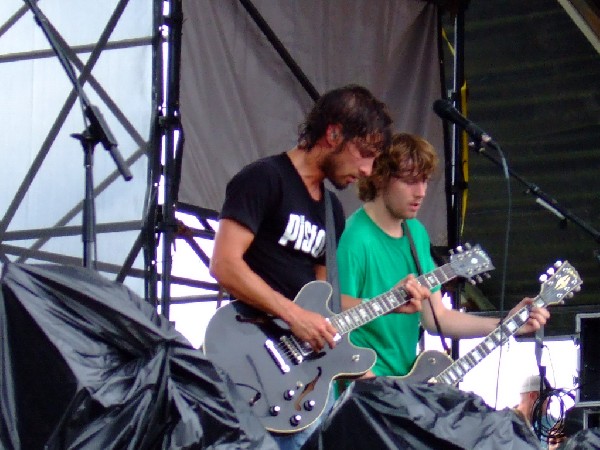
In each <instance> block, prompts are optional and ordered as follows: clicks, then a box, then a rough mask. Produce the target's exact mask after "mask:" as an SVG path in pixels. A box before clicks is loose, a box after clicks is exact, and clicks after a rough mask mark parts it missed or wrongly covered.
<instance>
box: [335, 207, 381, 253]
mask: <svg viewBox="0 0 600 450" xmlns="http://www.w3.org/2000/svg"><path fill="white" fill-rule="evenodd" d="M369 222H370V219H369V217H368V216H367V214H366V213H365V211H364V209H363V208H362V207H360V208H359V209H357V210H356V211H354V212H353V213H352V214H351V215H350V217H348V219H347V220H346V227H345V228H344V233H343V234H342V238H341V240H340V246H342V247H348V248H351V249H354V250H356V249H358V248H359V247H362V246H364V245H368V242H369V239H370V237H371V236H372V234H373V233H371V232H369V228H370V226H371V224H370V223H369Z"/></svg>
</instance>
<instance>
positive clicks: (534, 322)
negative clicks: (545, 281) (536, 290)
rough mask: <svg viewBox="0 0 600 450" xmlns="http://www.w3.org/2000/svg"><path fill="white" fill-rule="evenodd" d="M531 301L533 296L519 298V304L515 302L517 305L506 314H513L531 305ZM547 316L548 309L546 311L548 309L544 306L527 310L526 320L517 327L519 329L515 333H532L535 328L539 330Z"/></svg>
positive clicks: (548, 315) (548, 316)
mask: <svg viewBox="0 0 600 450" xmlns="http://www.w3.org/2000/svg"><path fill="white" fill-rule="evenodd" d="M533 301H534V299H533V298H529V297H525V298H524V299H523V300H521V301H520V302H519V304H517V306H515V307H514V308H513V309H511V310H510V312H509V313H508V316H509V317H511V316H513V315H514V314H516V313H517V311H519V310H521V309H522V308H524V307H525V306H527V305H531V304H532V303H533ZM549 318H550V311H548V309H547V308H546V307H538V306H535V307H533V308H531V309H530V310H529V318H528V319H527V322H525V323H524V324H523V326H522V327H521V328H519V330H518V331H517V333H516V334H518V335H522V334H529V333H534V332H536V331H537V330H539V329H540V328H541V327H543V326H544V325H545V324H546V322H547V321H548V319H549Z"/></svg>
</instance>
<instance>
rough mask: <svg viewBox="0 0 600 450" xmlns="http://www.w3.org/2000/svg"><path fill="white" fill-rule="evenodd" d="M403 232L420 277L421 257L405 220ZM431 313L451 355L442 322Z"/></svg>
mask: <svg viewBox="0 0 600 450" xmlns="http://www.w3.org/2000/svg"><path fill="white" fill-rule="evenodd" d="M402 232H403V233H404V235H405V236H406V237H407V238H408V243H409V244H410V252H411V253H412V257H413V259H414V260H415V264H416V266H417V272H419V275H423V269H422V268H421V263H420V262H419V256H418V255H417V249H416V248H415V243H414V241H413V238H412V235H411V234H410V229H409V228H408V225H407V224H406V221H405V220H403V221H402ZM431 312H432V313H433V321H434V322H435V328H436V329H437V332H438V334H439V336H440V340H441V341H442V347H443V348H444V351H445V352H446V353H448V354H450V349H449V348H448V345H447V344H446V339H445V337H444V333H443V332H442V327H440V322H439V321H438V318H437V314H436V313H435V310H434V309H433V307H432V308H431Z"/></svg>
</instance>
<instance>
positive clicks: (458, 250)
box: [456, 245, 463, 253]
mask: <svg viewBox="0 0 600 450" xmlns="http://www.w3.org/2000/svg"><path fill="white" fill-rule="evenodd" d="M456 251H457V252H458V253H462V252H463V247H462V245H459V246H458V247H456Z"/></svg>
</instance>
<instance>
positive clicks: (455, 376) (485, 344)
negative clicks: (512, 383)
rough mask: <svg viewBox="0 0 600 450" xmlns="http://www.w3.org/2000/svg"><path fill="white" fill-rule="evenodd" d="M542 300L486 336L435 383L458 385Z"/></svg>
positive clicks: (538, 300)
mask: <svg viewBox="0 0 600 450" xmlns="http://www.w3.org/2000/svg"><path fill="white" fill-rule="evenodd" d="M544 305H545V303H544V300H543V299H542V298H541V297H540V296H537V297H536V298H535V299H534V300H533V303H532V304H530V305H528V306H525V307H523V308H521V309H520V310H519V311H517V312H516V313H515V314H513V315H512V316H510V317H508V318H507V319H506V320H504V321H503V322H502V324H501V325H500V326H499V327H498V328H496V329H495V330H494V331H492V332H491V333H490V334H489V335H488V336H486V338H485V339H483V341H481V342H480V343H479V344H478V345H477V346H476V347H475V348H473V349H472V350H471V351H470V352H468V353H467V354H466V355H464V356H463V357H461V358H459V359H457V360H456V361H455V362H453V363H452V364H451V365H450V366H449V367H448V368H446V370H444V371H443V372H442V373H440V374H439V375H438V376H436V377H435V382H437V383H445V384H455V383H458V382H459V381H460V380H461V379H462V378H463V377H464V376H465V375H466V374H467V372H469V371H470V370H471V369H472V368H473V367H475V366H476V365H477V364H479V362H480V361H481V360H482V359H483V358H485V357H486V356H488V355H489V354H490V353H492V352H493V351H494V350H495V349H496V348H497V347H499V346H501V345H503V344H505V343H506V342H507V341H508V339H509V338H510V337H511V336H512V335H513V334H515V333H516V332H517V330H518V329H519V328H521V326H522V325H524V324H525V322H527V319H528V318H529V311H530V310H531V308H534V307H536V306H537V307H542V306H544Z"/></svg>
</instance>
